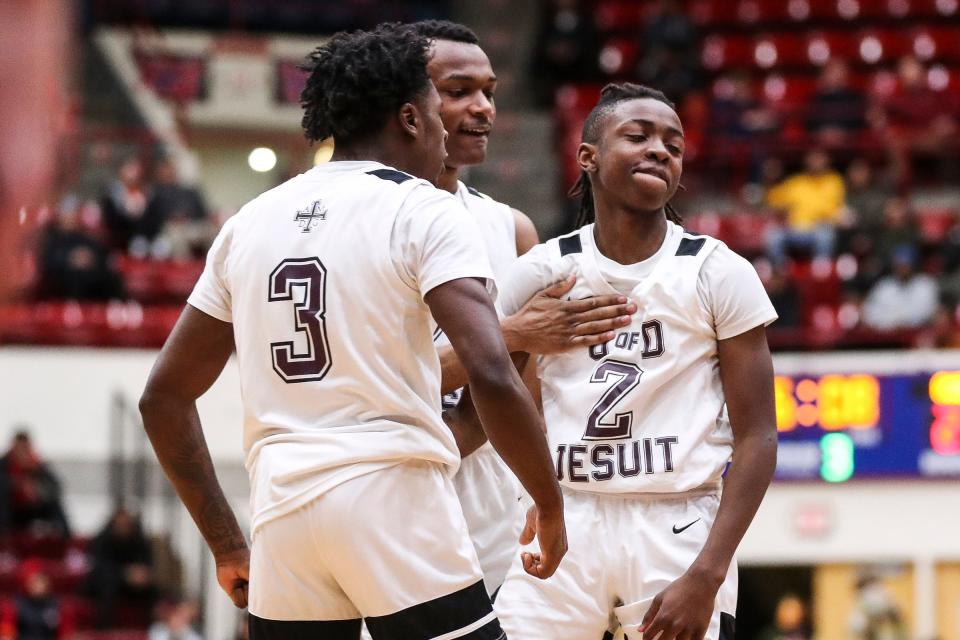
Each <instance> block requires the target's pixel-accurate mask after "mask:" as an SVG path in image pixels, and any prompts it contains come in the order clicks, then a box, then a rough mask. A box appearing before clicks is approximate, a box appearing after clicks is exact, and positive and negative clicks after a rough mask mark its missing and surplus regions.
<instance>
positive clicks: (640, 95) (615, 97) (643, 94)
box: [567, 82, 683, 228]
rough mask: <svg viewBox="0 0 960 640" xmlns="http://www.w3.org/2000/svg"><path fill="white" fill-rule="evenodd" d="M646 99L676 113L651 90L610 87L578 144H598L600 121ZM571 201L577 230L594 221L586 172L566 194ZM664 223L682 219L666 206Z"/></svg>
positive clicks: (602, 93)
mask: <svg viewBox="0 0 960 640" xmlns="http://www.w3.org/2000/svg"><path fill="white" fill-rule="evenodd" d="M644 98H649V99H651V100H659V101H660V102H662V103H664V104H665V105H667V106H668V107H670V108H671V109H676V107H675V106H674V104H673V103H672V102H670V100H669V99H668V98H667V96H665V95H664V94H663V92H662V91H659V90H657V89H654V88H652V87H646V86H644V85H642V84H633V83H632V82H621V83H610V84H608V85H607V86H605V87H604V88H603V90H602V91H600V100H599V101H598V102H597V104H596V106H595V107H594V108H593V110H591V111H590V114H589V115H588V116H587V119H586V120H585V121H584V123H583V132H582V133H581V134H580V140H581V141H582V142H588V143H590V144H596V143H597V141H598V140H600V131H601V125H602V121H603V119H604V118H605V117H606V116H607V115H608V114H609V113H610V112H611V111H613V109H614V107H615V106H616V105H617V104H618V103H620V102H623V101H624V100H642V99H644ZM567 195H568V196H570V197H571V198H577V197H579V198H580V210H579V212H578V213H577V225H576V226H577V227H578V228H579V227H582V226H584V225H586V224H590V223H591V222H593V221H594V219H595V218H596V212H595V211H594V208H593V207H594V205H593V185H592V184H591V182H590V176H589V175H587V172H586V171H581V172H580V177H579V178H578V179H577V182H576V184H574V185H573V187H572V188H571V189H570V191H569V192H568V193H567ZM665 210H666V214H667V220H670V221H671V222H675V223H676V224H682V223H683V218H681V217H680V214H679V213H677V211H676V209H674V208H673V207H672V206H670V203H669V202H668V203H667V206H666V207H665Z"/></svg>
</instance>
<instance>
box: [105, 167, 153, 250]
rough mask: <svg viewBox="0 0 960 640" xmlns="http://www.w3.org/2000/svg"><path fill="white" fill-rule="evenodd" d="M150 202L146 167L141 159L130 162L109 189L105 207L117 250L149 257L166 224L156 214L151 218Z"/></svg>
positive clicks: (111, 235)
mask: <svg viewBox="0 0 960 640" xmlns="http://www.w3.org/2000/svg"><path fill="white" fill-rule="evenodd" d="M149 199H150V193H149V190H148V188H147V186H146V185H145V184H144V180H143V163H142V162H140V159H139V158H137V157H131V158H128V159H126V160H125V161H124V162H123V163H122V164H121V165H120V168H119V170H118V171H117V178H116V180H114V181H113V182H112V183H111V184H110V185H109V187H108V188H107V192H106V194H105V195H104V198H103V202H102V205H101V206H102V208H103V219H104V222H105V223H106V225H107V228H108V229H109V230H110V238H111V243H112V244H113V245H114V247H116V248H119V249H123V250H133V252H135V253H145V252H146V250H147V249H148V248H149V242H150V241H151V240H153V238H154V237H156V235H157V234H158V233H159V232H160V228H161V227H162V224H163V221H162V220H159V219H158V218H157V217H156V216H155V215H152V213H153V212H150V215H148V211H147V203H148V202H149Z"/></svg>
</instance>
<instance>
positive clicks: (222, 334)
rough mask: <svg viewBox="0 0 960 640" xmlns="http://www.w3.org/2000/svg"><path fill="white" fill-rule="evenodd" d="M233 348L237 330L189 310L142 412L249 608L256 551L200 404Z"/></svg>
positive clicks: (235, 593)
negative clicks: (228, 494)
mask: <svg viewBox="0 0 960 640" xmlns="http://www.w3.org/2000/svg"><path fill="white" fill-rule="evenodd" d="M232 351H233V326H232V325H231V324H229V323H227V322H221V321H220V320H217V319H216V318H213V317H211V316H208V315H207V314H205V313H203V312H201V311H199V310H197V309H195V308H193V307H191V306H190V305H187V306H186V307H185V309H184V311H183V313H182V314H181V315H180V319H179V320H178V321H177V324H176V326H175V327H174V328H173V332H172V333H171V334H170V337H169V338H168V339H167V342H166V344H165V345H164V346H163V350H162V351H161V352H160V356H159V357H158V358H157V362H156V363H155V364H154V366H153V370H152V371H151V372H150V378H149V379H148V380H147V386H146V389H144V392H143V396H142V397H141V398H140V414H141V415H142V416H143V426H144V428H145V429H146V431H147V435H148V436H149V437H150V443H151V444H152V445H153V449H154V451H155V452H156V454H157V458H158V459H159V460H160V464H161V466H162V467H163V470H164V472H166V474H167V477H168V478H170V482H171V483H173V486H174V488H175V489H176V490H177V495H179V496H180V499H181V500H182V501H183V503H184V504H185V505H186V507H187V509H188V510H189V511H190V515H191V516H192V517H193V520H194V522H196V523H197V527H198V528H199V529H200V533H201V534H203V538H204V540H206V541H207V546H209V547H210V551H212V552H213V557H214V559H215V560H216V563H217V579H218V580H219V581H220V586H221V587H223V590H224V591H226V592H227V595H228V596H230V599H231V600H233V603H234V604H235V605H236V606H237V607H240V608H243V607H246V606H247V580H248V575H249V574H248V572H249V563H250V553H249V550H248V548H247V542H246V540H245V539H244V537H243V533H242V532H241V531H240V526H239V525H238V524H237V519H236V517H235V516H234V514H233V511H231V510H230V506H229V505H228V504H227V499H226V498H225V497H224V495H223V490H222V489H221V488H220V483H219V482H218V481H217V476H216V473H215V472H214V469H213V461H212V460H211V459H210V451H209V449H207V442H206V440H205V439H204V437H203V428H202V427H201V425H200V416H199V414H198V413H197V405H196V400H197V398H199V397H200V396H201V395H203V394H204V392H206V390H207V389H209V388H210V385H212V384H213V383H214V382H215V381H216V379H217V377H218V376H219V375H220V372H221V371H222V370H223V367H224V365H225V364H226V362H227V359H228V358H229V357H230V353H231V352H232Z"/></svg>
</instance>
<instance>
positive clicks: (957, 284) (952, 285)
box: [940, 212, 960, 306]
mask: <svg viewBox="0 0 960 640" xmlns="http://www.w3.org/2000/svg"><path fill="white" fill-rule="evenodd" d="M940 259H941V262H942V264H943V275H942V276H941V277H940V291H941V294H942V295H943V299H944V300H945V301H946V302H947V304H949V305H952V306H956V305H960V212H958V213H957V214H956V217H955V218H954V221H953V225H952V226H951V227H950V229H949V230H948V231H947V234H946V237H945V238H944V240H943V244H942V246H941V247H940Z"/></svg>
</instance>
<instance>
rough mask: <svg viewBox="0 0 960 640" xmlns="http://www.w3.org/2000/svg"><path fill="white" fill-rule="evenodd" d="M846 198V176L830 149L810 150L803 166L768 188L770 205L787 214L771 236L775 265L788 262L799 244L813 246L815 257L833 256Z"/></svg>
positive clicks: (769, 253)
mask: <svg viewBox="0 0 960 640" xmlns="http://www.w3.org/2000/svg"><path fill="white" fill-rule="evenodd" d="M844 198H845V190H844V184H843V178H842V177H841V176H840V174H839V173H837V172H836V171H834V170H833V169H832V168H831V166H830V157H829V156H828V155H827V153H826V152H825V151H824V150H823V149H811V150H810V151H808V152H807V154H806V155H805V156H804V161H803V170H802V171H801V172H799V173H797V174H794V175H792V176H789V177H787V178H786V179H785V180H783V181H782V182H780V183H779V184H777V185H775V186H773V187H772V188H771V189H770V190H769V191H768V192H767V205H768V206H770V207H772V208H773V209H775V210H778V211H782V212H784V214H785V217H786V224H785V226H780V225H777V226H774V227H772V228H771V230H770V232H769V235H768V237H767V256H768V257H769V258H770V261H771V262H772V263H773V264H774V266H779V265H782V264H783V263H784V262H786V259H787V253H788V251H789V250H790V249H791V248H794V247H798V246H799V247H802V248H805V249H809V250H811V251H812V253H813V257H814V258H830V257H831V256H832V255H833V247H834V241H835V238H836V225H837V223H838V222H839V220H840V216H841V215H842V213H843V204H844Z"/></svg>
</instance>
